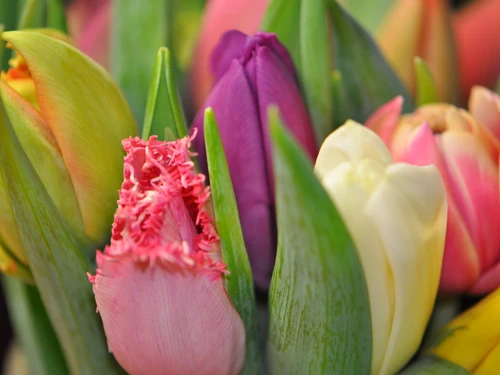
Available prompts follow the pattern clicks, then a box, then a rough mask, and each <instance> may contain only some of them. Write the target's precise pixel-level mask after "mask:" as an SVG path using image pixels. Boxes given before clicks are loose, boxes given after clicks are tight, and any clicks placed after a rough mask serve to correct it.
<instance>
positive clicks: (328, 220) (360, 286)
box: [268, 111, 372, 375]
mask: <svg viewBox="0 0 500 375" xmlns="http://www.w3.org/2000/svg"><path fill="white" fill-rule="evenodd" d="M269 122H270V131H271V138H272V141H273V145H274V152H273V164H274V176H275V184H276V209H277V222H278V251H277V258H276V264H275V268H274V272H273V277H272V281H271V290H270V300H269V308H270V327H269V338H268V362H269V364H270V369H271V373H272V374H318V375H321V374H325V375H327V374H328V375H330V374H357V375H358V374H359V375H362V374H369V373H370V369H371V355H372V335H371V330H372V328H371V318H370V304H369V298H368V290H367V287H366V282H365V278H364V273H363V269H362V267H361V263H360V261H359V258H358V256H357V253H356V249H355V247H354V244H353V242H352V240H351V238H350V236H349V233H348V231H347V229H346V227H345V225H344V223H343V221H342V218H341V217H340V216H339V214H338V212H337V210H336V209H335V207H334V205H333V203H332V201H331V199H330V197H329V196H328V194H327V193H326V192H325V190H324V189H323V187H322V186H321V184H320V182H319V181H318V179H317V178H316V176H315V175H314V173H313V168H312V165H311V163H310V161H309V159H308V158H307V157H306V156H305V155H304V154H303V152H302V151H301V149H300V147H299V146H298V145H297V144H296V142H295V141H294V140H293V139H292V137H291V135H290V134H289V133H288V132H287V131H286V130H285V128H284V127H283V125H281V124H280V121H279V118H278V114H277V112H276V111H274V112H272V113H271V114H270V120H269Z"/></svg>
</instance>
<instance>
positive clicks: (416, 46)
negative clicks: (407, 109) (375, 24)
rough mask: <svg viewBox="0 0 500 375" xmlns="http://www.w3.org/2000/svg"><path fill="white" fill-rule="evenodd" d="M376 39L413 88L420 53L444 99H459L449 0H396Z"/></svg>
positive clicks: (398, 71) (389, 59) (399, 73)
mask: <svg viewBox="0 0 500 375" xmlns="http://www.w3.org/2000/svg"><path fill="white" fill-rule="evenodd" d="M376 39H377V42H378V43H379V45H380V47H381V49H382V51H383V53H384V55H385V56H386V58H387V60H388V61H389V62H390V63H391V65H392V66H393V68H394V69H395V71H396V72H397V73H398V75H399V76H400V78H401V79H402V81H403V82H404V83H405V84H406V86H407V87H408V88H409V89H410V90H411V91H415V88H416V83H415V72H414V62H413V59H414V57H415V56H419V57H421V58H422V59H424V60H425V62H426V63H427V64H428V66H429V68H430V70H431V71H432V73H433V75H434V77H435V79H436V83H437V86H438V90H439V95H440V98H441V100H443V101H446V102H456V101H457V100H458V95H457V92H458V70H457V66H456V65H457V63H456V56H455V55H456V54H455V47H454V42H453V32H452V27H451V11H450V7H449V4H448V1H444V0H396V1H394V2H393V3H392V5H391V8H390V10H389V12H388V13H387V15H386V17H385V19H384V21H383V23H382V24H381V25H380V26H379V28H378V31H377V33H376Z"/></svg>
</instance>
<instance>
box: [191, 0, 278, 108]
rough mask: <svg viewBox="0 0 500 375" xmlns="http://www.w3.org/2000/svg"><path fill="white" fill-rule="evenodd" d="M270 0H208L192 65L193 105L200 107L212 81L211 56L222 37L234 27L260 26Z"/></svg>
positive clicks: (251, 28)
mask: <svg viewBox="0 0 500 375" xmlns="http://www.w3.org/2000/svg"><path fill="white" fill-rule="evenodd" d="M268 3H269V0H210V1H209V2H208V4H207V7H206V9H205V15H204V18H203V23H202V26H201V30H200V37H199V40H198V43H197V46H196V50H195V55H194V60H193V67H192V88H193V94H194V100H195V104H196V108H200V107H201V106H202V105H203V102H204V101H205V99H206V98H207V96H208V94H209V93H210V90H211V88H212V87H213V85H214V83H215V77H214V76H213V73H212V72H211V71H210V56H211V55H212V51H213V49H214V47H215V46H216V45H217V43H218V42H219V39H220V38H221V36H222V35H223V34H224V33H225V32H226V31H229V30H232V29H236V30H239V31H241V32H243V33H245V34H253V33H255V32H257V30H258V29H259V25H260V23H261V21H262V19H263V17H264V12H265V10H266V8H267V4H268Z"/></svg>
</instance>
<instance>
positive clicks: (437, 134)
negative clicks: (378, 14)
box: [366, 88, 500, 294]
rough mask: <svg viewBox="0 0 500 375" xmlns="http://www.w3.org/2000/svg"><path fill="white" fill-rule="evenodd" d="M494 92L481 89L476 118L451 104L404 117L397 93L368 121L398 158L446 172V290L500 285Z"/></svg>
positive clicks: (476, 97) (477, 289)
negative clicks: (488, 125)
mask: <svg viewBox="0 0 500 375" xmlns="http://www.w3.org/2000/svg"><path fill="white" fill-rule="evenodd" d="M480 96H481V97H482V99H481V100H479V97H480ZM493 97H494V94H493V93H491V92H490V93H488V95H486V94H485V92H484V89H479V88H478V89H477V90H475V91H474V94H473V96H472V98H471V104H472V105H471V111H472V114H473V115H475V116H473V115H471V114H470V113H468V112H467V111H465V110H462V109H458V108H455V107H454V106H452V105H449V104H431V105H425V106H422V107H420V108H418V109H417V110H416V111H415V112H414V113H412V114H408V115H404V116H401V105H402V99H401V98H396V99H394V100H393V101H391V102H389V103H388V104H386V105H385V106H384V107H382V108H381V109H379V110H378V111H377V112H376V113H375V114H373V115H372V117H371V118H370V119H368V121H367V123H366V125H367V126H368V127H369V128H370V129H373V130H375V131H376V132H377V133H378V134H379V135H380V136H381V137H382V138H383V140H384V141H385V142H386V144H387V146H388V147H389V149H390V151H391V154H392V156H393V157H394V160H395V161H400V162H406V163H410V164H416V165H429V164H434V165H436V167H437V168H438V169H439V171H440V173H441V176H442V177H443V181H444V185H445V187H446V193H447V196H448V226H447V235H446V247H445V254H444V261H443V270H442V274H441V284H440V292H442V293H444V294H453V293H460V292H470V293H474V294H482V293H486V292H489V291H491V290H493V289H495V288H496V287H497V286H498V285H500V272H499V267H500V241H499V240H498V228H499V227H500V199H499V173H498V161H499V146H498V145H499V143H498V141H497V140H496V139H495V137H494V135H493V132H495V130H494V129H493V128H491V130H490V129H489V128H488V127H486V124H493V123H494V116H493V115H492V113H494V110H495V108H496V111H497V112H496V116H497V121H496V122H497V124H498V117H499V115H498V107H495V102H496V106H498V97H497V98H493ZM483 99H484V100H483ZM485 109H486V110H485ZM490 120H491V121H490ZM481 121H484V124H482V123H481ZM497 129H498V125H497ZM497 134H498V131H497Z"/></svg>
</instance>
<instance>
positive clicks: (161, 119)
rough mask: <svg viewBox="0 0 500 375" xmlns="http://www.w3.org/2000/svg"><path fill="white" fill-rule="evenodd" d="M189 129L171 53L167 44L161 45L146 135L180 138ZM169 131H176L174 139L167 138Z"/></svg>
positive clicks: (147, 114)
mask: <svg viewBox="0 0 500 375" xmlns="http://www.w3.org/2000/svg"><path fill="white" fill-rule="evenodd" d="M167 128H168V129H169V130H168V132H167V131H166V129H167ZM187 133H188V130H187V124H186V120H185V116H184V112H183V110H182V106H181V104H180V99H179V93H178V90H177V86H176V84H175V74H174V68H173V62H172V59H171V54H170V51H169V50H168V49H167V48H165V47H161V48H160V49H159V51H158V54H157V56H156V62H155V66H154V70H153V79H152V80H151V85H150V88H149V96H148V102H147V106H146V115H145V117H144V126H143V128H142V138H143V139H147V138H149V136H150V135H158V136H159V139H160V140H176V139H178V138H183V137H185V136H186V135H187ZM166 134H172V136H173V137H172V139H166V138H163V137H164V136H166Z"/></svg>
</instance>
